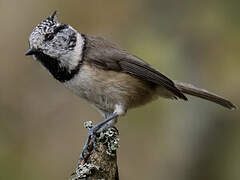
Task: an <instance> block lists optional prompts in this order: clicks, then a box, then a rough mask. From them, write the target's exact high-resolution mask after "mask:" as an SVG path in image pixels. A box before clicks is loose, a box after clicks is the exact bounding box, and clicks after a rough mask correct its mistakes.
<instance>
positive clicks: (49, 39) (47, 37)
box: [45, 33, 54, 41]
mask: <svg viewBox="0 0 240 180" xmlns="http://www.w3.org/2000/svg"><path fill="white" fill-rule="evenodd" d="M53 38H54V34H53V33H49V34H46V35H45V41H51V40H52V39H53Z"/></svg>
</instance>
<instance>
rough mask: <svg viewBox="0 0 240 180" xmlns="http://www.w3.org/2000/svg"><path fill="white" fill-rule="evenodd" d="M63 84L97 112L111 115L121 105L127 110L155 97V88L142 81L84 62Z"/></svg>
mask: <svg viewBox="0 0 240 180" xmlns="http://www.w3.org/2000/svg"><path fill="white" fill-rule="evenodd" d="M64 84H65V85H66V86H67V87H68V88H70V89H71V90H72V91H73V92H74V93H75V94H77V95H78V96H80V97H82V98H84V99H86V100H87V101H89V102H90V103H91V104H93V105H95V106H96V107H97V108H98V109H100V110H103V111H107V112H110V113H111V112H113V111H114V108H115V105H117V104H120V105H123V106H124V107H125V108H126V110H127V109H129V108H132V107H136V106H139V105H142V104H145V103H147V102H148V101H150V100H152V99H153V97H154V95H155V93H154V92H155V88H153V87H152V86H151V85H150V84H148V83H146V82H144V81H142V80H139V79H137V78H135V77H132V76H130V75H129V74H126V73H121V72H115V71H109V70H108V71H107V70H102V69H99V68H96V67H95V66H92V65H91V64H86V63H85V64H83V65H82V66H81V69H80V71H79V73H78V74H77V75H76V76H75V77H74V78H73V79H72V80H70V81H67V82H65V83H64Z"/></svg>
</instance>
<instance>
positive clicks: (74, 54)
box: [61, 33, 85, 70]
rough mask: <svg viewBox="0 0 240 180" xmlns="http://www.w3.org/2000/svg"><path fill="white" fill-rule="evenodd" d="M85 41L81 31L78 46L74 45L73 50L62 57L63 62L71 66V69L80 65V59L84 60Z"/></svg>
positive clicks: (78, 35)
mask: <svg viewBox="0 0 240 180" xmlns="http://www.w3.org/2000/svg"><path fill="white" fill-rule="evenodd" d="M84 43H85V42H84V38H83V37H82V35H81V34H80V33H77V41H76V46H75V47H74V49H73V51H71V52H69V53H67V54H65V55H64V56H63V57H61V62H62V64H64V65H67V66H68V67H69V70H72V69H74V68H75V67H76V66H77V65H78V63H79V61H81V60H82V53H83V46H84Z"/></svg>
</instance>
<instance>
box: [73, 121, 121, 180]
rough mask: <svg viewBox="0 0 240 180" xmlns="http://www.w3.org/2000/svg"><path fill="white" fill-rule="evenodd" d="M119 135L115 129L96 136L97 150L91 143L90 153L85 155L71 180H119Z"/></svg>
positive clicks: (88, 149) (89, 146) (89, 145)
mask: <svg viewBox="0 0 240 180" xmlns="http://www.w3.org/2000/svg"><path fill="white" fill-rule="evenodd" d="M85 126H86V125H85ZM88 128H89V125H88ZM118 135H119V133H118V130H117V128H116V127H113V128H109V129H108V130H106V131H104V132H102V133H100V134H98V135H97V136H96V141H97V144H96V145H97V146H96V147H97V148H93V143H92V141H90V142H89V144H88V148H87V151H88V152H86V153H85V155H84V160H82V161H81V162H80V165H79V167H78V168H77V169H76V171H75V173H74V174H73V176H74V177H72V178H71V180H77V179H85V180H98V179H101V180H103V179H106V180H118V179H119V174H118V166H117V152H116V150H117V148H118V147H119V138H118Z"/></svg>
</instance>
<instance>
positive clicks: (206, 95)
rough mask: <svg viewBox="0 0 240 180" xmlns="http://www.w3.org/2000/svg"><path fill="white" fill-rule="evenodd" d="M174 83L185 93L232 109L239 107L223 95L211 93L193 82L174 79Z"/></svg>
mask: <svg viewBox="0 0 240 180" xmlns="http://www.w3.org/2000/svg"><path fill="white" fill-rule="evenodd" d="M174 83H175V85H176V87H177V88H178V89H179V90H180V91H181V92H183V93H185V94H189V95H192V96H196V97H199V98H202V99H206V100H208V101H212V102H215V103H217V104H219V105H222V106H224V107H226V108H228V109H231V110H233V109H236V108H237V106H235V105H234V104H233V103H231V102H230V101H229V100H227V99H225V98H223V97H220V96H218V95H216V94H214V93H211V92H209V91H207V90H205V89H200V88H197V87H195V86H193V85H191V84H187V83H182V82H178V81H174Z"/></svg>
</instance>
